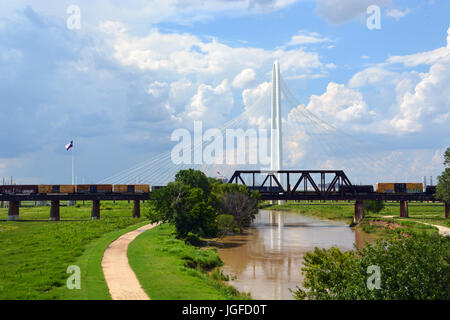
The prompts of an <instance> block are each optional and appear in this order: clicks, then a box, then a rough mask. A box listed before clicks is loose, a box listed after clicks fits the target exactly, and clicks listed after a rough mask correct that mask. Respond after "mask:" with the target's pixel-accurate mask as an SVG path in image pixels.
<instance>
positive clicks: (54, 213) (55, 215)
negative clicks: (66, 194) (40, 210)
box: [50, 200, 60, 221]
mask: <svg viewBox="0 0 450 320" xmlns="http://www.w3.org/2000/svg"><path fill="white" fill-rule="evenodd" d="M59 220H60V215H59V201H57V200H52V202H51V205H50V221H59Z"/></svg>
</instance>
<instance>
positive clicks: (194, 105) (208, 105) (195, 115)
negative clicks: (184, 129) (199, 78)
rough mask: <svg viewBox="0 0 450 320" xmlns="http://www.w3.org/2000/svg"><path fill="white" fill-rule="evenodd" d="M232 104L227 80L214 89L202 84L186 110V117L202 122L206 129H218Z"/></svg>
mask: <svg viewBox="0 0 450 320" xmlns="http://www.w3.org/2000/svg"><path fill="white" fill-rule="evenodd" d="M233 103H234V101H233V95H232V94H231V90H230V88H229V85H228V80H227V79H225V80H223V81H222V82H221V83H220V84H219V85H218V86H216V87H212V86H210V85H206V84H202V85H200V86H199V87H198V89H197V93H196V94H195V95H194V96H193V97H192V99H191V103H190V105H189V106H188V108H187V109H186V117H187V118H188V119H191V120H203V121H204V122H205V126H208V127H214V126H219V127H220V126H221V125H223V124H224V119H225V117H226V116H227V115H228V114H229V112H230V110H231V108H232V106H233Z"/></svg>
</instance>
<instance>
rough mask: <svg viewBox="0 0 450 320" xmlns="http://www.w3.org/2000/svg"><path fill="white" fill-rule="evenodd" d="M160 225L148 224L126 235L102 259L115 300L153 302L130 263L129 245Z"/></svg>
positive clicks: (112, 296)
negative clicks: (142, 234) (145, 232)
mask: <svg viewBox="0 0 450 320" xmlns="http://www.w3.org/2000/svg"><path fill="white" fill-rule="evenodd" d="M157 225H158V223H153V224H147V225H145V226H143V227H140V228H138V229H136V230H134V231H131V232H128V233H125V234H124V235H122V236H120V237H119V238H118V239H117V240H115V241H113V242H111V244H110V245H109V246H108V248H107V249H106V250H105V253H104V254H103V259H102V269H103V274H104V275H105V280H106V284H107V285H108V288H109V293H110V294H111V298H112V299H113V300H151V299H150V297H149V296H148V295H147V294H146V293H145V291H144V290H143V289H142V287H141V284H140V283H139V281H138V279H137V277H136V275H135V274H134V272H133V269H131V267H130V265H129V263H128V257H127V250H128V245H129V244H130V243H131V241H133V240H134V239H135V238H136V237H137V236H138V235H140V234H141V233H142V232H144V231H146V230H149V229H151V228H153V227H155V226H157Z"/></svg>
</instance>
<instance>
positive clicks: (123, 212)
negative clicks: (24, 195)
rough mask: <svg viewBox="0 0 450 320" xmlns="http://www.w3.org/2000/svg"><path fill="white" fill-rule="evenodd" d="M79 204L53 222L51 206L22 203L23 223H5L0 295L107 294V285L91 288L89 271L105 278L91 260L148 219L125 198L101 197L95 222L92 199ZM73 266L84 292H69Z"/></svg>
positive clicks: (1, 216) (2, 216)
mask: <svg viewBox="0 0 450 320" xmlns="http://www.w3.org/2000/svg"><path fill="white" fill-rule="evenodd" d="M77 206H78V207H61V221H60V222H50V221H48V219H49V211H50V208H49V207H48V206H43V207H21V208H20V218H21V221H0V247H1V248H2V250H0V299H72V298H78V299H83V298H89V299H93V298H95V296H96V295H98V298H100V299H103V298H105V299H107V298H108V292H107V290H106V291H105V288H106V287H105V286H104V285H103V286H102V285H100V284H99V285H95V284H93V286H92V291H91V287H89V286H88V287H86V280H89V279H87V278H86V275H87V274H89V276H91V275H93V276H94V277H98V276H100V275H101V276H102V277H103V273H102V272H99V271H101V270H100V269H98V268H95V267H94V266H93V264H92V263H94V262H95V261H97V260H98V259H100V260H101V256H102V255H103V251H102V250H104V248H106V247H107V245H108V244H109V242H110V241H112V240H114V239H115V238H117V237H119V236H120V235H121V234H122V233H123V232H125V231H126V230H129V229H127V228H128V227H130V226H133V225H136V224H138V225H136V226H134V227H138V226H139V224H142V223H141V222H143V221H144V220H145V219H144V218H139V219H136V218H132V217H131V215H132V204H128V203H127V202H126V201H124V202H116V204H115V205H114V204H113V203H112V202H107V201H102V202H101V213H100V214H101V219H100V220H93V221H91V220H90V203H89V202H86V205H85V206H83V205H82V204H80V203H79V204H78V205H77ZM6 218H7V209H4V208H2V209H0V220H6ZM131 229H132V228H131ZM100 260H98V261H100ZM69 265H78V266H79V267H80V268H81V278H82V289H81V290H66V280H67V278H68V276H69V274H68V273H66V271H67V267H68V266H69ZM87 271H89V273H87ZM91 271H93V273H91ZM91 280H93V279H91ZM100 280H101V279H100ZM83 281H84V284H83ZM88 288H89V290H86V289H88Z"/></svg>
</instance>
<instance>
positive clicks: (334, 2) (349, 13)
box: [316, 0, 392, 24]
mask: <svg viewBox="0 0 450 320" xmlns="http://www.w3.org/2000/svg"><path fill="white" fill-rule="evenodd" d="M391 4H392V1H391V0H317V7H316V13H317V14H318V15H319V16H320V17H322V18H324V19H325V20H326V21H328V22H330V23H332V24H341V23H343V22H346V21H350V20H353V19H355V18H357V17H364V15H365V14H366V10H367V7H369V6H371V5H377V6H380V7H381V6H387V5H391Z"/></svg>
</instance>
